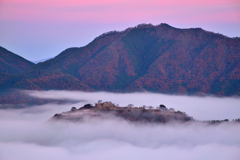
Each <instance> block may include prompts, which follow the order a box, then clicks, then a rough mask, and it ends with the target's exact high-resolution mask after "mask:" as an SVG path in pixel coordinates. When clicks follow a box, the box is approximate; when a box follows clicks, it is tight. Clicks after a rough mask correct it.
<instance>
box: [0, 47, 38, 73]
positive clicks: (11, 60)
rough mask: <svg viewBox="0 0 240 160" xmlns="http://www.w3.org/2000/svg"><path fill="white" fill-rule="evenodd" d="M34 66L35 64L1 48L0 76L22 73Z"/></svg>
mask: <svg viewBox="0 0 240 160" xmlns="http://www.w3.org/2000/svg"><path fill="white" fill-rule="evenodd" d="M33 65H34V63H32V62H30V61H28V60H26V59H24V58H22V57H20V56H18V55H16V54H14V53H12V52H10V51H8V50H6V49H5V48H3V47H0V74H13V73H21V72H24V71H26V70H27V69H29V68H31V67H32V66H33Z"/></svg>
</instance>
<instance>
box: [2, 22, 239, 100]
mask: <svg viewBox="0 0 240 160" xmlns="http://www.w3.org/2000/svg"><path fill="white" fill-rule="evenodd" d="M239 55H240V38H229V37H226V36H223V35H221V34H215V33H212V32H207V31H205V30H202V29H201V28H191V29H177V28H174V27H171V26H169V25H167V24H160V25H157V26H153V25H151V24H142V25H138V26H137V27H133V28H128V29H126V30H124V31H122V32H116V31H114V32H109V33H105V34H103V35H101V36H99V37H97V38H95V39H94V40H93V41H92V42H91V43H89V44H88V45H86V46H84V47H80V48H69V49H66V50H65V51H63V52H62V53H60V54H59V55H58V56H56V57H55V58H53V59H51V60H48V61H46V62H43V63H39V64H37V65H35V66H33V67H32V68H31V69H30V70H28V71H26V72H25V73H23V74H21V75H19V76H18V77H17V78H16V77H14V78H10V80H11V84H9V85H8V86H12V87H13V88H21V89H70V90H87V91H99V90H104V91H113V92H132V91H152V92H160V93H175V94H199V93H206V94H215V95H223V96H229V95H240V58H239V57H240V56H239ZM8 81H9V79H8ZM3 83H6V81H4V82H3ZM3 83H2V84H3ZM28 86H32V88H29V87H28Z"/></svg>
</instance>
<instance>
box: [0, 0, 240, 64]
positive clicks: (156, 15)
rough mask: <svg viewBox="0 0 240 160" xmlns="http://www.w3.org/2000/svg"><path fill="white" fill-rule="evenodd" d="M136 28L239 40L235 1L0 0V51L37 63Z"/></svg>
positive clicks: (239, 6)
mask: <svg viewBox="0 0 240 160" xmlns="http://www.w3.org/2000/svg"><path fill="white" fill-rule="evenodd" d="M139 23H152V24H160V23H168V24H170V25H172V26H174V27H178V28H182V27H184V28H191V27H201V28H203V29H205V30H210V31H213V32H219V33H222V34H224V35H227V36H230V37H236V36H240V29H239V28H240V1H239V0H200V1H194V0H115V1H113V0H87V1H86V0H1V1H0V24H1V25H0V35H2V36H1V37H0V46H3V47H5V48H7V49H9V50H10V51H13V52H15V53H17V54H20V55H21V56H23V57H25V58H27V59H29V60H38V59H41V58H47V57H48V56H50V57H53V56H55V55H57V54H59V52H61V51H62V50H64V49H66V48H68V47H73V46H83V45H86V44H87V43H89V42H90V41H91V40H92V39H93V38H94V37H96V36H98V35H100V34H102V33H103V32H107V31H110V30H124V29H125V28H127V27H132V26H134V25H137V24H139ZM59 37H61V38H62V39H61V38H59ZM63 39H64V40H63ZM29 46H32V48H31V49H30V48H29ZM40 48H41V49H40Z"/></svg>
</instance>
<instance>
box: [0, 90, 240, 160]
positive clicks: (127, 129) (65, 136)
mask: <svg viewBox="0 0 240 160" xmlns="http://www.w3.org/2000/svg"><path fill="white" fill-rule="evenodd" d="M34 94H35V96H38V97H39V96H40V95H44V96H49V97H50V96H51V95H52V96H56V98H57V97H58V96H59V97H61V96H62V97H61V98H67V97H68V96H69V97H71V98H81V99H85V100H86V103H87V102H91V101H94V102H96V101H97V100H96V99H102V100H107V98H109V100H108V101H113V102H115V103H119V104H124V103H133V104H134V105H137V103H140V102H135V100H137V101H144V100H142V99H144V97H145V98H146V99H147V100H151V99H152V98H153V99H155V98H156V97H154V96H156V95H152V94H143V95H138V94H132V95H115V94H110V93H91V94H90V93H83V92H81V93H80V92H73V93H72V92H67V94H66V92H56V91H54V92H45V93H43V92H38V93H37V92H35V93H34ZM58 94H59V95H58ZM71 94H72V95H71ZM103 94H105V95H103ZM64 95H65V97H64ZM74 95H75V96H74ZM101 95H102V97H101ZM124 96H126V97H124ZM131 96H132V97H131ZM143 96H144V97H143ZM161 96H164V95H161ZM161 96H160V97H161ZM117 97H120V99H121V100H120V99H118V98H117ZM134 97H138V99H137V98H134ZM139 97H140V99H139ZM104 98H106V99H104ZM162 98H164V97H162ZM165 98H166V97H165ZM172 98H173V97H172ZM175 98H178V97H175ZM182 98H183V97H182ZM185 98H189V97H185ZM191 98H193V99H197V97H190V98H189V100H191ZM124 99H125V102H124ZM209 99H210V98H209ZM227 100H228V99H227ZM116 101H117V102H116ZM130 101H131V102H130ZM156 101H157V100H156ZM175 101H177V102H179V101H178V100H175ZM192 101H194V100H192ZM203 101H204V99H203ZM213 101H216V99H214V100H210V102H213ZM236 101H239V100H238V99H236ZM144 102H147V101H144ZM150 103H153V102H152V101H151V102H149V104H146V105H154V104H150ZM154 103H162V100H161V99H160V100H159V101H158V102H154ZM190 103H191V105H193V102H191V101H190ZM195 103H196V102H195ZM83 104H85V103H82V102H81V103H76V104H62V105H57V104H46V105H42V106H32V107H30V108H25V109H17V110H0V127H1V132H0V160H15V159H17V160H21V159H23V160H32V159H34V160H39V159H58V160H69V159H73V160H77V159H78V160H79V159H84V160H96V159H105V160H113V159H114V160H115V159H116V160H118V159H119V160H122V159H140V160H145V159H152V160H155V159H158V160H159V159H165V160H168V159H169V160H173V159H178V160H179V159H196V160H198V159H199V160H200V159H201V160H202V159H209V160H212V159H218V160H238V159H239V158H240V152H239V150H240V136H239V133H240V125H237V124H230V123H228V124H220V125H211V126H208V125H205V124H200V123H197V124H196V123H195V124H193V123H192V124H191V123H187V124H168V125H139V124H133V123H128V122H126V121H120V120H119V119H112V120H111V121H110V120H99V119H98V120H96V119H91V120H88V121H83V122H79V123H70V122H53V121H49V119H50V117H52V116H53V115H54V114H55V113H60V112H62V111H67V110H70V108H71V107H72V106H73V105H74V106H76V107H80V106H82V105H83ZM175 108H176V107H175ZM189 108H191V107H189ZM193 108H194V109H195V108H196V107H193ZM230 109H231V108H230ZM227 114H229V113H227ZM227 114H226V115H227Z"/></svg>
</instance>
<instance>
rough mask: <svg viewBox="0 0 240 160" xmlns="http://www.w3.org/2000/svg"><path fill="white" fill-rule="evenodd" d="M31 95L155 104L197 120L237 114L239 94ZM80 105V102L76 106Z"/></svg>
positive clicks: (92, 93) (239, 104)
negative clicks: (178, 111)
mask: <svg viewBox="0 0 240 160" xmlns="http://www.w3.org/2000/svg"><path fill="white" fill-rule="evenodd" d="M27 93H28V94H30V95H31V96H34V97H39V98H46V99H66V100H84V101H86V103H96V102H97V101H98V100H103V101H112V102H113V103H115V104H119V105H120V106H127V105H128V104H134V106H142V105H147V106H150V105H151V106H155V107H156V106H159V105H160V104H164V105H165V106H166V107H168V108H175V110H180V111H184V112H186V113H187V114H188V115H190V116H193V118H195V119H197V120H213V119H229V120H232V119H236V118H240V98H239V97H224V98H220V97H213V96H203V97H197V96H184V95H166V94H159V93H148V92H146V93H109V92H80V91H54V90H52V91H27ZM76 107H80V106H76Z"/></svg>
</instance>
